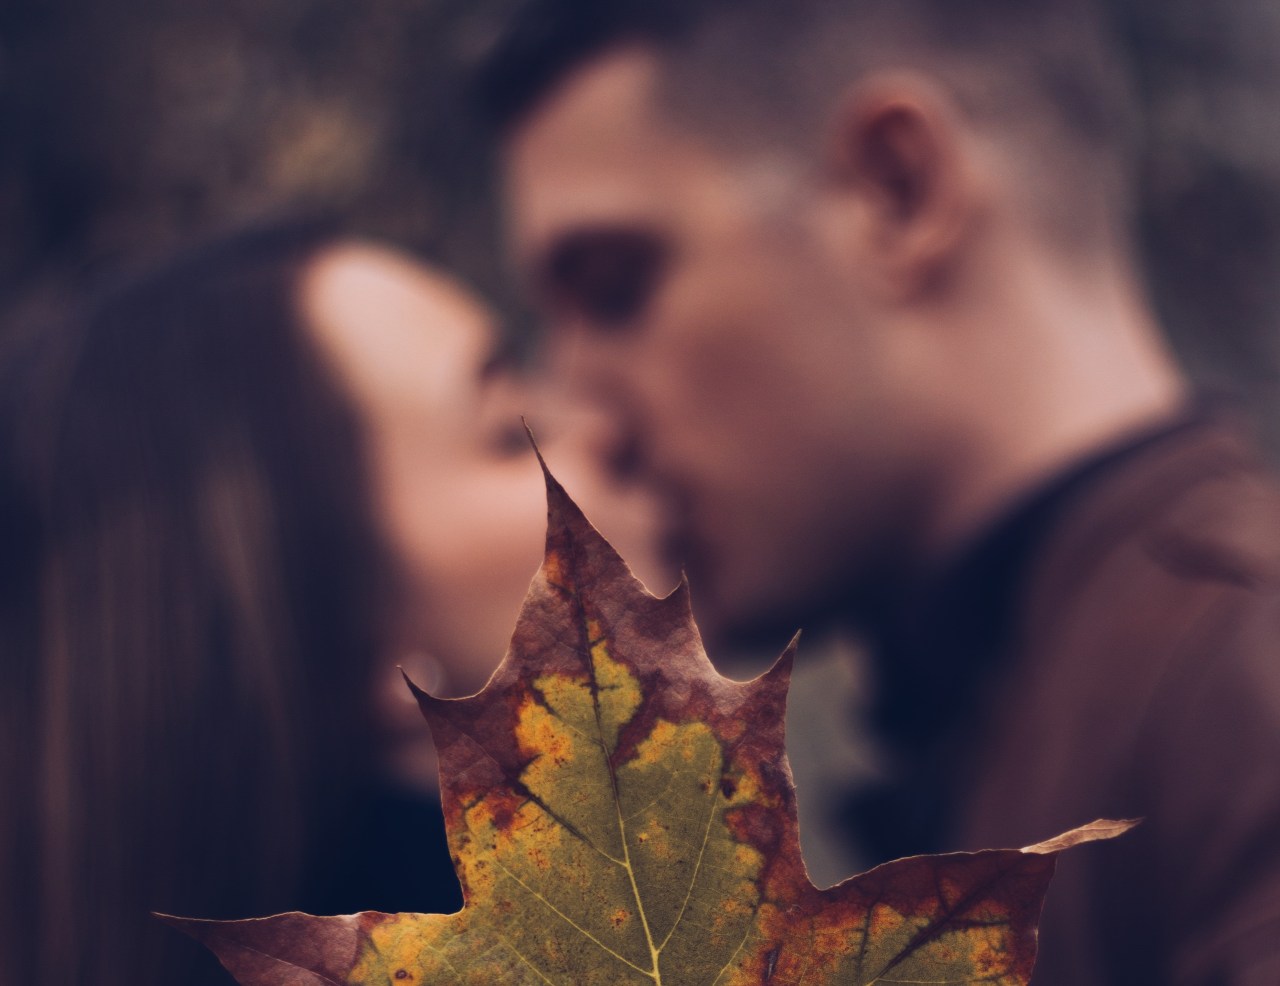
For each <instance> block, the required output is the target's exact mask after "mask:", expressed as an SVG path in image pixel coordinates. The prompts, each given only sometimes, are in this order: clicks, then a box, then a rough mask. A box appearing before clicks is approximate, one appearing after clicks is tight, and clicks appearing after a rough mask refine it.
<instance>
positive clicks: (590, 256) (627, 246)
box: [548, 232, 666, 329]
mask: <svg viewBox="0 0 1280 986" xmlns="http://www.w3.org/2000/svg"><path fill="white" fill-rule="evenodd" d="M665 266H666V251H665V250H664V249H663V247H662V245H661V244H660V243H659V241H658V240H657V239H656V238H655V237H653V236H650V235H645V234H638V233H623V232H612V233H595V234H591V235H586V236H582V237H580V238H578V239H576V240H573V241H570V242H568V243H565V244H564V245H563V246H562V247H561V248H560V249H559V250H558V251H557V252H556V254H555V256H554V257H553V259H552V262H551V265H550V270H549V272H548V273H549V278H548V279H549V281H550V284H551V287H552V294H553V298H554V301H555V304H556V305H557V306H559V307H563V308H567V309H569V310H571V311H574V312H576V313H577V314H578V315H580V316H582V317H583V318H585V319H586V320H587V321H588V322H590V323H591V324H592V325H595V326H597V327H599V328H602V329H619V328H625V327H626V326H627V325H629V324H630V323H632V322H634V321H635V320H636V319H637V318H638V317H639V316H640V315H641V314H642V313H643V312H644V309H645V307H646V306H647V305H648V303H649V301H650V300H651V299H652V297H653V295H654V293H655V292H656V290H657V288H658V284H659V281H660V280H661V277H662V274H663V272H664V268H665Z"/></svg>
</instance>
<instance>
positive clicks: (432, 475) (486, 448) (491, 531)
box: [300, 242, 668, 736]
mask: <svg viewBox="0 0 1280 986" xmlns="http://www.w3.org/2000/svg"><path fill="white" fill-rule="evenodd" d="M300 304H301V308H302V314H303V321H304V323H305V324H307V325H308V326H309V328H310V330H311V333H312V337H313V339H314V341H315V342H316V343H317V345H318V346H319V348H320V351H321V352H322V353H323V354H324V356H325V357H326V358H327V359H328V360H329V362H330V364H331V365H332V366H333V367H334V369H335V370H336V372H337V375H338V379H339V382H340V384H341V385H342V386H344V387H345V389H346V390H347V392H348V395H349V397H350V398H351V400H352V401H353V403H354V405H355V407H356V409H357V411H358V412H359V413H360V414H361V416H362V417H363V420H364V428H365V434H366V438H367V442H368V445H367V453H368V456H369V462H370V466H371V468H372V471H373V492H374V496H375V506H376V510H377V512H378V515H379V517H378V519H379V521H380V524H381V527H382V530H383V532H384V535H385V536H386V538H387V540H388V542H389V544H390V545H391V547H392V549H393V551H394V553H395V555H396V560H397V562H398V563H399V567H400V569H401V572H402V576H403V590H404V592H403V602H404V605H403V606H402V607H401V608H402V610H403V612H402V613H401V618H400V619H399V620H398V621H397V626H396V627H395V636H394V640H395V647H394V653H392V654H390V655H387V657H388V660H387V662H386V666H385V667H384V668H382V669H381V670H380V673H379V679H380V688H381V689H382V690H384V691H385V694H382V695H381V697H380V701H379V714H380V717H381V718H382V720H383V723H384V724H385V725H386V726H388V727H389V728H390V730H391V731H392V732H393V733H394V732H396V731H397V730H403V731H404V733H405V734H406V735H412V736H423V735H425V730H424V729H423V725H422V721H421V718H420V715H419V713H418V712H417V709H416V706H415V705H414V704H413V702H412V700H411V699H410V698H409V694H408V690H407V689H406V688H405V687H404V684H403V682H402V681H400V679H399V675H398V674H397V673H395V672H394V666H395V665H396V664H399V665H401V666H403V667H404V668H405V670H406V671H407V672H408V673H409V675H410V677H412V678H413V679H414V680H415V681H416V682H418V683H419V684H420V685H423V686H424V687H426V688H427V689H428V690H429V691H431V692H432V693H433V694H437V695H442V696H458V695H467V694H471V693H473V692H476V691H478V690H479V689H480V688H481V687H482V686H483V685H484V683H485V681H486V680H488V677H489V675H490V673H491V672H492V671H493V669H494V668H495V667H496V666H497V664H498V662H499V661H500V660H501V659H502V656H503V654H504V653H505V651H506V646H507V642H508V640H509V639H510V637H511V633H512V630H513V629H514V627H515V620H516V616H517V614H518V612H519V608H520V604H521V601H522V600H523V598H524V595H525V592H526V590H527V589H528V586H529V582H530V580H531V579H532V577H533V575H534V573H535V572H536V571H537V569H538V566H539V564H540V563H541V559H542V546H543V536H544V533H545V526H546V501H545V494H544V491H543V485H542V477H541V473H540V471H539V469H538V466H537V462H536V460H535V458H534V456H533V454H532V451H531V450H530V448H529V444H528V441H527V439H526V438H525V435H524V432H523V429H522V427H521V424H520V415H521V414H525V415H527V416H528V418H529V422H530V425H531V426H532V427H533V428H534V429H535V430H536V431H537V433H538V437H539V442H540V445H541V447H542V450H543V454H544V455H545V457H546V459H547V461H548V463H549V465H550V466H551V468H552V469H553V470H555V472H556V474H557V478H559V479H560V481H561V482H562V483H563V484H564V486H565V488H566V489H567V490H568V491H569V493H570V495H572V496H573V497H574V498H575V499H576V500H577V501H578V503H579V504H580V505H581V506H582V508H583V510H584V511H585V512H586V513H587V515H588V516H589V517H591V518H592V520H593V521H594V522H595V523H596V524H597V526H599V528H600V529H601V531H602V532H603V533H604V534H605V535H606V536H607V537H608V538H609V539H610V540H611V541H613V543H614V544H615V545H616V546H617V547H618V549H619V551H621V552H622V554H623V556H624V557H626V558H627V560H628V561H629V562H631V563H632V566H633V568H634V569H635V570H636V572H637V574H639V575H640V577H641V578H643V579H646V580H648V579H656V580H659V581H660V582H663V583H664V584H661V585H658V586H655V588H661V589H666V588H667V587H668V586H667V584H665V577H666V573H665V572H664V571H663V569H662V568H661V567H660V566H659V565H658V564H657V562H656V552H655V549H654V547H653V540H654V536H653V532H654V531H655V530H656V528H657V517H656V513H655V510H654V506H653V504H652V503H651V502H650V501H649V500H648V499H647V498H644V497H642V496H641V495H640V494H639V493H638V492H636V491H634V490H624V489H621V488H619V487H618V486H616V485H614V484H612V483H611V482H610V481H609V480H607V479H606V478H605V475H604V472H603V470H602V469H601V468H598V467H597V466H596V462H597V461H598V460H597V459H596V457H595V455H594V454H593V453H594V451H595V450H594V449H593V448H592V445H593V443H595V442H597V441H599V442H603V441H605V440H606V438H607V436H604V435H600V434H599V433H598V430H596V431H594V432H593V429H592V428H591V427H590V426H589V424H588V423H585V422H581V421H577V422H573V423H572V427H564V425H565V424H566V422H563V421H558V420H546V424H545V427H544V425H543V424H542V421H543V420H544V419H547V418H551V417H552V415H553V411H552V409H550V408H548V407H547V406H546V404H545V400H542V401H539V404H541V405H542V406H541V407H538V406H533V405H532V404H531V401H532V399H533V398H532V395H530V394H529V393H528V392H526V391H523V390H522V389H521V387H520V385H519V383H518V381H516V380H515V378H514V377H513V376H512V375H511V374H510V373H509V372H507V371H505V370H504V369H503V368H502V367H501V366H500V365H499V364H496V363H495V361H494V353H495V345H496V341H497V340H496V336H495V332H494V328H493V324H492V318H491V316H490V314H489V312H488V311H487V310H486V309H485V308H484V307H483V305H481V304H480V303H479V302H478V301H477V299H476V298H474V297H473V296H472V295H471V294H470V293H469V292H467V291H466V290H465V289H463V288H462V287H461V286H460V285H458V284H457V283H455V282H454V281H452V280H450V279H448V278H447V277H445V276H443V275H442V274H440V273H438V272H436V271H433V270H431V269H429V268H427V267H424V266H423V265H421V264H419V263H417V262H415V261H413V260H412V259H410V258H408V257H406V256H404V255H402V254H399V253H395V252H392V251H390V250H386V249H381V248H377V247H373V246H369V245H365V244H361V243H355V242H352V243H343V244H339V245H336V246H334V247H331V248H329V249H328V250H326V251H325V252H324V253H322V254H321V255H320V256H318V257H317V258H316V259H315V260H314V261H312V263H311V264H310V265H309V267H308V269H307V271H306V272H305V275H304V277H303V281H302V286H301V297H300ZM557 425H559V426H561V427H559V428H557ZM650 584H651V585H652V584H653V583H650Z"/></svg>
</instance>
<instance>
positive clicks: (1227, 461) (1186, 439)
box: [1024, 423, 1280, 649]
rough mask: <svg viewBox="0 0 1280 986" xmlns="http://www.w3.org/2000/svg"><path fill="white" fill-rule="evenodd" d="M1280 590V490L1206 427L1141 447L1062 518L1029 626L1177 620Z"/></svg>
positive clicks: (1045, 557) (1259, 465)
mask: <svg viewBox="0 0 1280 986" xmlns="http://www.w3.org/2000/svg"><path fill="white" fill-rule="evenodd" d="M1277 592H1280V483H1277V480H1276V478H1275V477H1274V476H1273V475H1272V474H1271V472H1270V471H1269V470H1268V469H1267V468H1266V466H1265V465H1264V464H1263V462H1262V459H1261V456H1260V455H1259V454H1258V453H1257V452H1256V451H1255V450H1254V449H1253V447H1252V446H1251V445H1250V443H1249V442H1248V441H1247V440H1246V439H1245V438H1243V437H1242V436H1241V435H1240V434H1239V433H1238V432H1237V431H1236V430H1234V429H1231V428H1228V427H1225V426H1222V425H1217V424H1210V423H1206V424H1204V425H1201V426H1198V427H1195V428H1190V429H1186V430H1185V431H1183V432H1181V433H1179V434H1177V435H1175V436H1171V437H1170V438H1169V439H1167V440H1166V441H1163V442H1160V443H1156V444H1155V445H1153V446H1152V447H1150V448H1147V449H1144V450H1142V452H1141V453H1139V454H1138V455H1135V456H1134V457H1133V458H1132V460H1131V461H1129V462H1126V463H1124V464H1123V465H1122V466H1121V467H1119V468H1118V469H1117V470H1115V473H1114V475H1112V476H1108V477H1106V478H1104V479H1103V480H1102V481H1101V482H1099V483H1098V484H1096V488H1095V489H1093V490H1091V491H1090V493H1089V494H1088V495H1087V496H1085V497H1082V498H1081V500H1080V501H1079V502H1078V503H1076V504H1075V505H1074V506H1073V508H1072V509H1071V510H1069V511H1067V512H1066V513H1065V514H1064V515H1063V516H1062V517H1061V518H1060V519H1059V522H1058V523H1057V524H1056V525H1055V530H1054V531H1053V533H1052V534H1051V535H1050V536H1049V537H1048V538H1047V539H1046V541H1045V545H1044V549H1043V551H1042V552H1041V553H1040V557H1039V558H1038V559H1037V562H1036V564H1035V566H1034V567H1033V570H1032V572H1031V576H1030V579H1029V581H1028V584H1027V597H1026V605H1025V607H1024V613H1025V614H1026V620H1025V624H1024V626H1025V629H1026V632H1027V634H1028V635H1029V636H1030V637H1035V636H1039V635H1044V634H1052V635H1058V634H1062V633H1070V632H1071V629H1072V625H1073V624H1074V623H1077V622H1082V621H1083V622H1087V623H1093V624H1098V626H1097V629H1098V630H1099V631H1105V630H1107V629H1112V630H1118V629H1122V628H1123V626H1124V625H1125V624H1126V623H1127V622H1130V621H1136V622H1138V623H1145V622H1147V621H1150V620H1152V619H1159V618H1166V619H1168V620H1170V621H1172V622H1174V623H1177V622H1179V619H1178V617H1179V616H1181V617H1182V618H1184V619H1185V618H1186V617H1188V616H1190V615H1191V614H1192V611H1198V610H1199V609H1200V608H1201V607H1204V608H1206V609H1208V610H1212V609H1214V608H1215V607H1217V606H1238V605H1240V600H1241V598H1242V593H1243V597H1244V598H1256V599H1257V600H1259V601H1262V600H1265V599H1267V598H1268V597H1274V596H1275V595H1276V593H1277ZM1206 618H1207V617H1206ZM1027 642H1028V643H1030V642H1031V641H1030V640H1028V641H1027ZM1147 649H1149V648H1147Z"/></svg>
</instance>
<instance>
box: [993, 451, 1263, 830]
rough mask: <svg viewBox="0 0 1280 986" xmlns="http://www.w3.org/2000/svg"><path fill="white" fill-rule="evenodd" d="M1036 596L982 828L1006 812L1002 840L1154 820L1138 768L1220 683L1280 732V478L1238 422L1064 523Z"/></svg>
mask: <svg viewBox="0 0 1280 986" xmlns="http://www.w3.org/2000/svg"><path fill="white" fill-rule="evenodd" d="M1024 593H1025V594H1024V597H1023V606H1022V607H1021V617H1020V619H1019V621H1018V626H1017V627H1016V629H1015V634H1016V636H1015V641H1014V644H1013V647H1014V651H1015V653H1016V660H1015V661H1014V662H1013V666H1012V670H1011V674H1010V675H1009V677H1008V679H1007V680H1006V681H1004V682H1003V683H1002V685H1001V688H1000V692H999V694H998V695H997V696H996V698H995V700H994V701H995V702H996V704H997V705H998V706H999V707H1000V708H999V709H998V710H996V711H995V712H994V714H993V715H992V717H991V719H990V722H989V725H988V729H987V739H986V754H985V756H984V757H983V758H982V761H983V774H984V777H983V780H982V782H981V784H980V787H981V788H983V789H984V790H983V796H981V797H978V798H976V799H975V802H976V804H978V805H981V806H982V807H981V808H979V814H980V815H983V816H984V817H985V821H984V823H983V824H982V825H979V826H978V827H979V828H980V829H982V828H986V827H987V825H988V824H991V825H995V821H996V820H997V819H1003V820H1004V821H1005V823H1007V824H1008V825H1009V826H1010V827H1009V829H1008V830H1007V831H1003V832H1002V831H1000V826H999V825H996V826H995V831H996V832H997V833H998V834H1001V835H1003V836H1004V837H1005V838H1021V839H1024V840H1025V839H1027V838H1034V837H1036V836H1037V833H1038V832H1039V830H1040V829H1041V828H1044V829H1045V831H1048V830H1049V829H1051V828H1053V826H1054V825H1058V826H1061V825H1062V824H1063V823H1069V824H1078V823H1079V822H1080V821H1087V820H1089V818H1091V817H1093V816H1094V814H1114V813H1120V814H1125V813H1133V812H1135V811H1137V812H1139V813H1141V811H1142V805H1141V804H1137V803H1136V802H1135V799H1134V795H1135V790H1136V789H1135V788H1134V787H1133V785H1132V781H1133V776H1132V771H1133V770H1138V771H1144V770H1146V768H1145V767H1144V766H1143V762H1144V761H1146V760H1147V759H1148V758H1149V757H1155V758H1156V759H1160V757H1161V754H1160V753H1158V752H1156V751H1154V750H1153V748H1152V743H1153V742H1155V743H1156V744H1157V745H1159V743H1162V742H1167V741H1168V740H1169V731H1170V729H1171V728H1174V727H1176V722H1177V718H1178V716H1179V715H1180V711H1179V710H1180V709H1182V710H1184V711H1185V709H1186V707H1187V703H1188V702H1193V701H1194V696H1195V694H1197V691H1198V690H1202V689H1203V688H1204V687H1205V686H1206V682H1207V681H1208V680H1209V679H1213V680H1214V681H1215V682H1216V684H1215V686H1214V687H1215V690H1217V691H1218V692H1219V693H1220V694H1225V693H1230V692H1239V691H1244V690H1246V689H1247V688H1252V689H1253V690H1254V691H1255V699H1256V701H1255V702H1254V703H1253V707H1254V710H1255V711H1256V712H1257V714H1258V715H1260V716H1262V717H1263V718H1266V719H1267V720H1268V723H1269V728H1272V729H1273V730H1280V660H1277V656H1278V655H1280V486H1277V484H1276V483H1275V481H1274V480H1273V479H1272V478H1271V477H1270V475H1269V474H1268V472H1267V470H1266V469H1265V467H1264V466H1263V465H1262V464H1261V462H1260V458H1259V457H1258V456H1257V455H1255V454H1254V453H1253V452H1252V451H1251V450H1250V448H1249V446H1248V443H1247V442H1244V441H1243V440H1242V439H1240V438H1239V437H1238V436H1237V435H1236V434H1234V433H1233V432H1231V431H1230V430H1227V429H1223V428H1218V427H1213V426H1209V427H1204V428H1196V429H1193V430H1191V431H1189V432H1187V433H1186V434H1182V435H1178V436H1174V437H1173V438H1171V439H1170V440H1169V441H1163V442H1161V443H1158V445H1156V446H1153V447H1151V448H1149V449H1146V450H1144V452H1143V453H1142V454H1141V455H1140V456H1138V457H1136V458H1135V459H1134V460H1133V461H1130V462H1128V463H1125V464H1124V465H1123V466H1122V467H1121V468H1120V469H1119V470H1116V471H1115V473H1114V474H1113V475H1110V476H1108V477H1106V479H1105V480H1104V481H1103V482H1101V483H1099V484H1097V485H1096V486H1095V488H1093V489H1092V490H1091V491H1090V492H1089V494H1088V495H1087V496H1086V497H1084V498H1082V499H1081V500H1080V501H1078V502H1077V503H1075V504H1073V506H1072V509H1071V510H1069V511H1068V512H1067V513H1066V514H1065V515H1064V516H1063V517H1062V518H1060V520H1059V522H1058V524H1057V525H1056V526H1055V529H1054V530H1053V532H1051V534H1050V536H1049V537H1048V538H1047V540H1046V541H1045V546H1044V549H1043V550H1042V552H1041V553H1040V556H1039V558H1038V559H1037V560H1036V562H1035V564H1033V566H1032V569H1031V572H1030V574H1029V578H1028V580H1027V582H1026V583H1025V585H1024ZM1258 702H1262V703H1270V705H1269V706H1268V708H1269V709H1270V711H1267V710H1266V709H1262V708H1261V707H1260V706H1258V705H1257V703H1258ZM1197 708H1199V706H1197ZM1200 711H1201V712H1203V713H1204V714H1206V715H1210V716H1212V715H1214V714H1216V715H1220V716H1224V717H1228V716H1231V715H1233V714H1236V713H1234V712H1233V711H1232V710H1231V709H1229V708H1222V709H1218V710H1214V709H1207V710H1205V709H1201V710H1200ZM1198 720H1199V721H1198V729H1201V730H1203V729H1208V730H1209V732H1210V733H1212V732H1213V730H1212V729H1211V728H1210V727H1208V726H1207V725H1206V723H1205V722H1204V721H1203V719H1202V718H1200V717H1199V716H1198ZM1171 723H1172V724H1173V726H1171ZM1278 735H1280V733H1278ZM1218 755H1221V756H1227V755H1229V753H1228V751H1225V750H1218V751H1216V753H1214V756H1218ZM1033 806H1037V807H1033ZM1064 810H1065V811H1066V812H1067V814H1062V812H1063V811H1064ZM1086 815H1088V816H1089V818H1086V817H1085V816H1086ZM1024 828H1025V829H1026V831H1023V829H1024ZM987 834H988V835H990V834H991V833H987Z"/></svg>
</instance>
